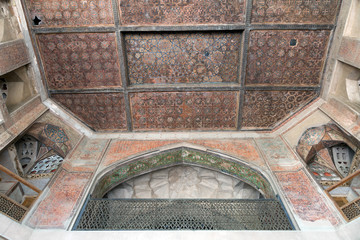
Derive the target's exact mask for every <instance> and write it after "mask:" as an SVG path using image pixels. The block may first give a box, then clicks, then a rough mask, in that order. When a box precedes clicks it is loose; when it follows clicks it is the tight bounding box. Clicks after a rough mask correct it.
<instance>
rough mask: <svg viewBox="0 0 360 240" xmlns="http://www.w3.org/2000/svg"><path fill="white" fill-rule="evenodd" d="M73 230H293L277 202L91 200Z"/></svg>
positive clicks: (263, 200)
mask: <svg viewBox="0 0 360 240" xmlns="http://www.w3.org/2000/svg"><path fill="white" fill-rule="evenodd" d="M74 230H293V227H292V225H291V223H290V221H289V219H288V217H287V215H286V213H285V211H284V210H283V208H282V206H281V204H280V202H279V201H277V200H269V199H261V200H242V199H236V200H224V199H205V200H204V199H176V200H172V199H111V200H110V199H90V200H89V202H88V203H87V205H86V206H84V209H83V213H82V214H81V215H80V216H79V219H78V222H77V224H75V227H74Z"/></svg>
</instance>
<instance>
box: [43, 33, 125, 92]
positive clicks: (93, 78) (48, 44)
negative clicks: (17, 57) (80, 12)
mask: <svg viewBox="0 0 360 240" xmlns="http://www.w3.org/2000/svg"><path fill="white" fill-rule="evenodd" d="M38 41H39V48H40V53H41V57H42V59H43V65H44V69H45V73H46V79H47V83H48V87H49V89H82V88H101V87H120V86H121V77H120V69H119V56H118V51H117V47H116V41H115V34H114V33H65V34H40V35H38Z"/></svg>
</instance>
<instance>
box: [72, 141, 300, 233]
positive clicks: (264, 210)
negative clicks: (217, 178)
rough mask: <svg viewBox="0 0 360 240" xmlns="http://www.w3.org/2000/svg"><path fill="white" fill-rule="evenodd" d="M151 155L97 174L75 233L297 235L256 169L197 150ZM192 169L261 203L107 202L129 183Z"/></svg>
mask: <svg viewBox="0 0 360 240" xmlns="http://www.w3.org/2000/svg"><path fill="white" fill-rule="evenodd" d="M171 147H172V148H169V146H167V149H166V150H162V151H158V152H157V151H155V152H148V153H147V154H143V155H139V156H137V157H134V158H132V159H129V160H123V161H121V160H119V161H118V163H119V164H118V165H114V166H111V167H109V168H107V169H104V170H103V171H102V172H100V173H99V174H98V177H97V180H95V184H93V186H92V188H91V189H90V194H89V195H88V198H87V200H86V201H85V204H84V205H83V207H82V209H81V211H80V214H79V215H78V217H77V219H76V221H75V224H74V226H73V230H90V229H91V230H294V229H295V227H294V225H293V222H292V220H291V219H293V218H291V219H290V215H289V214H288V213H287V211H286V210H285V207H284V205H283V204H282V202H281V200H280V199H279V198H278V196H277V194H276V192H275V191H274V189H276V188H273V186H274V185H272V182H270V179H269V178H268V177H266V173H263V172H261V170H260V169H258V168H257V167H256V166H253V165H251V164H249V163H246V162H245V161H242V160H239V159H237V158H232V157H229V156H227V155H224V154H221V153H217V152H213V151H211V150H209V149H204V148H201V146H193V145H192V144H179V145H173V146H171ZM184 165H185V166H192V167H199V168H203V169H207V170H210V171H215V172H218V173H221V174H225V175H228V176H230V177H232V178H236V179H238V180H240V181H242V182H244V183H246V184H248V185H250V186H251V187H252V188H254V189H255V190H257V191H258V192H259V193H260V194H261V195H262V198H261V199H249V198H248V199H240V198H231V199H225V198H216V199H209V198H201V197H198V198H186V199H185V198H175V199H174V198H171V199H170V198H162V199H161V198H158V199H154V198H151V199H127V198H112V199H109V198H104V196H105V195H106V194H107V193H108V192H109V191H110V190H112V189H113V188H115V187H116V186H118V185H119V184H122V183H124V182H126V181H128V180H130V179H133V178H136V177H139V176H141V175H145V174H148V173H152V172H155V171H158V170H161V169H165V168H172V167H176V166H184Z"/></svg>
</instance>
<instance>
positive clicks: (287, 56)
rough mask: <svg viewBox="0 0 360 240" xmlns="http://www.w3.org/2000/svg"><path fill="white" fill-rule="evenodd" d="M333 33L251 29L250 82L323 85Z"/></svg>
mask: <svg viewBox="0 0 360 240" xmlns="http://www.w3.org/2000/svg"><path fill="white" fill-rule="evenodd" d="M329 35H330V31H328V30H319V31H309V30H261V31H251V32H250V43H249V50H248V59H247V69H246V85H272V86H273V85H283V86H294V85H300V86H316V85H319V84H320V77H321V73H322V71H323V65H324V61H325V58H326V53H327V46H328V41H329Z"/></svg>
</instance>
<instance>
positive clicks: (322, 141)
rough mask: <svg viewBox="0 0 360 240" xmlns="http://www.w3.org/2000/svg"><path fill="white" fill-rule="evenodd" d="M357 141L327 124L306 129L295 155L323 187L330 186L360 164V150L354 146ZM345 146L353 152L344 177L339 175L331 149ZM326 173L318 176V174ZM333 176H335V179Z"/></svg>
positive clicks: (334, 126)
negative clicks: (301, 159) (299, 157)
mask: <svg viewBox="0 0 360 240" xmlns="http://www.w3.org/2000/svg"><path fill="white" fill-rule="evenodd" d="M356 142H357V141H356V140H355V139H353V138H352V137H351V136H347V135H346V134H345V133H344V132H343V131H342V130H341V129H340V128H338V127H337V126H336V125H335V124H327V125H322V126H318V127H312V128H309V129H307V130H306V131H305V132H304V133H303V135H302V136H301V137H300V139H299V142H298V145H297V147H296V151H297V153H298V154H299V155H300V156H301V157H302V158H303V160H304V161H305V163H306V164H307V165H308V166H309V168H310V170H311V171H312V174H313V175H314V176H315V178H317V179H318V180H319V181H320V183H321V184H322V185H323V186H326V185H332V184H334V183H335V182H337V181H339V180H340V179H341V178H343V177H346V176H347V175H350V174H352V173H353V172H355V171H356V170H357V169H358V167H359V164H360V150H359V148H358V147H357V146H356V145H355V143H356ZM342 145H343V146H347V147H349V148H350V149H351V151H352V152H354V153H355V154H354V156H351V166H350V167H349V170H348V172H347V173H346V175H344V174H341V173H340V172H339V170H338V167H337V165H336V163H335V159H334V158H333V152H332V150H331V149H332V148H334V147H336V146H342ZM316 169H318V170H319V171H322V172H324V173H326V174H325V175H324V176H320V175H319V172H318V171H316ZM333 175H336V176H337V178H335V177H334V176H333Z"/></svg>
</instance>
